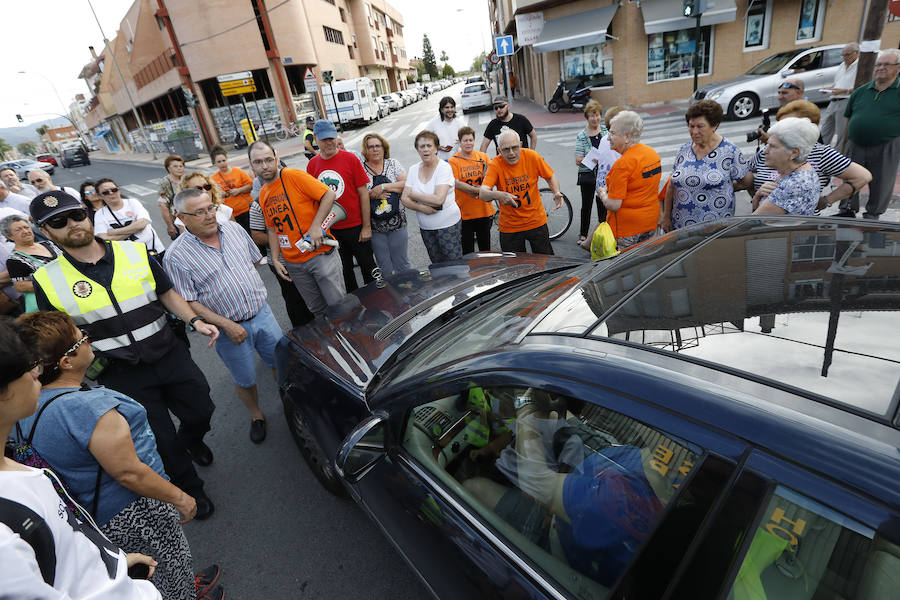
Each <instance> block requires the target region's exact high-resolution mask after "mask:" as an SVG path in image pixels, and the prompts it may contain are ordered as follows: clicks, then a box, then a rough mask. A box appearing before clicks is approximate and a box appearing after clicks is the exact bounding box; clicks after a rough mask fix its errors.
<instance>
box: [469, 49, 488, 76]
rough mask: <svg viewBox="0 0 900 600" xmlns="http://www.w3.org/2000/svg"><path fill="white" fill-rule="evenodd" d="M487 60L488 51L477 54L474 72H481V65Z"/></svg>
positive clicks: (473, 64) (473, 65)
mask: <svg viewBox="0 0 900 600" xmlns="http://www.w3.org/2000/svg"><path fill="white" fill-rule="evenodd" d="M486 60H487V52H482V53H481V54H479V55H478V56H476V57H475V59H474V60H473V61H472V72H473V73H480V72H481V67H482V65H483V64H484V61H486Z"/></svg>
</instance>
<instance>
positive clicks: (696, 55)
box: [694, 14, 703, 92]
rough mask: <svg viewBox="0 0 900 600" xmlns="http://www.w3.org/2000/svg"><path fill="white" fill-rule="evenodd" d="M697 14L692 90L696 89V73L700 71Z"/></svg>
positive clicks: (698, 16)
mask: <svg viewBox="0 0 900 600" xmlns="http://www.w3.org/2000/svg"><path fill="white" fill-rule="evenodd" d="M701 16H703V15H700V14H698V15H697V17H696V19H697V26H696V27H695V28H694V91H695V92H696V91H697V73H698V72H699V71H700V17H701Z"/></svg>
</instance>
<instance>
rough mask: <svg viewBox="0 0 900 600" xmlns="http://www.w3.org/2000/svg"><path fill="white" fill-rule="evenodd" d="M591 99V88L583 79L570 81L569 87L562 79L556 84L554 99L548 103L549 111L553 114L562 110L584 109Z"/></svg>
mask: <svg viewBox="0 0 900 600" xmlns="http://www.w3.org/2000/svg"><path fill="white" fill-rule="evenodd" d="M590 99H591V88H590V86H588V85H585V82H584V81H583V80H581V79H574V80H573V79H570V80H569V85H568V86H567V85H566V82H565V81H563V80H562V79H560V80H559V83H557V84H556V90H555V91H554V92H553V97H551V98H550V101H549V102H547V110H549V111H550V112H552V113H555V112H558V111H559V109H561V108H577V109H582V108H584V107H585V105H586V104H587V103H588V101H589V100H590Z"/></svg>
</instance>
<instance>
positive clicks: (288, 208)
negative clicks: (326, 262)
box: [259, 169, 332, 263]
mask: <svg viewBox="0 0 900 600" xmlns="http://www.w3.org/2000/svg"><path fill="white" fill-rule="evenodd" d="M282 181H283V182H284V187H283V188H282V185H281V183H282ZM285 190H287V196H285V193H284V192H285ZM327 191H328V186H327V185H325V184H324V183H322V182H320V181H318V180H317V179H316V178H315V177H313V176H312V175H309V174H308V173H304V172H303V171H301V170H299V169H282V170H281V177H278V178H275V180H274V181H271V182H269V183H267V184H266V185H264V186H263V187H262V188H261V189H260V190H259V205H260V207H262V212H263V218H264V219H265V220H266V227H272V228H273V229H275V232H276V233H277V234H278V247H279V248H280V249H281V256H283V257H284V260H286V261H288V262H293V263H302V262H306V261H308V260H309V259H311V258H313V257H314V256H317V255H319V254H324V253H325V252H328V251H329V250H332V248H331V246H325V245H322V246H319V247H318V248H316V249H315V250H312V251H310V252H300V250H299V249H298V248H297V242H299V241H300V240H301V239H303V234H304V233H306V230H307V229H309V226H310V225H311V224H312V220H313V218H315V216H316V211H318V210H319V200H321V199H322V196H324V195H325V192H327Z"/></svg>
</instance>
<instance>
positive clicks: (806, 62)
mask: <svg viewBox="0 0 900 600" xmlns="http://www.w3.org/2000/svg"><path fill="white" fill-rule="evenodd" d="M791 68H792V69H794V71H797V72H801V73H802V72H806V71H814V70H815V69H820V68H822V51H821V50H819V51H816V52H810V53H809V54H804V55H803V56H801V57H800V58H798V59H797V60H796V61H794V64H792V65H791Z"/></svg>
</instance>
